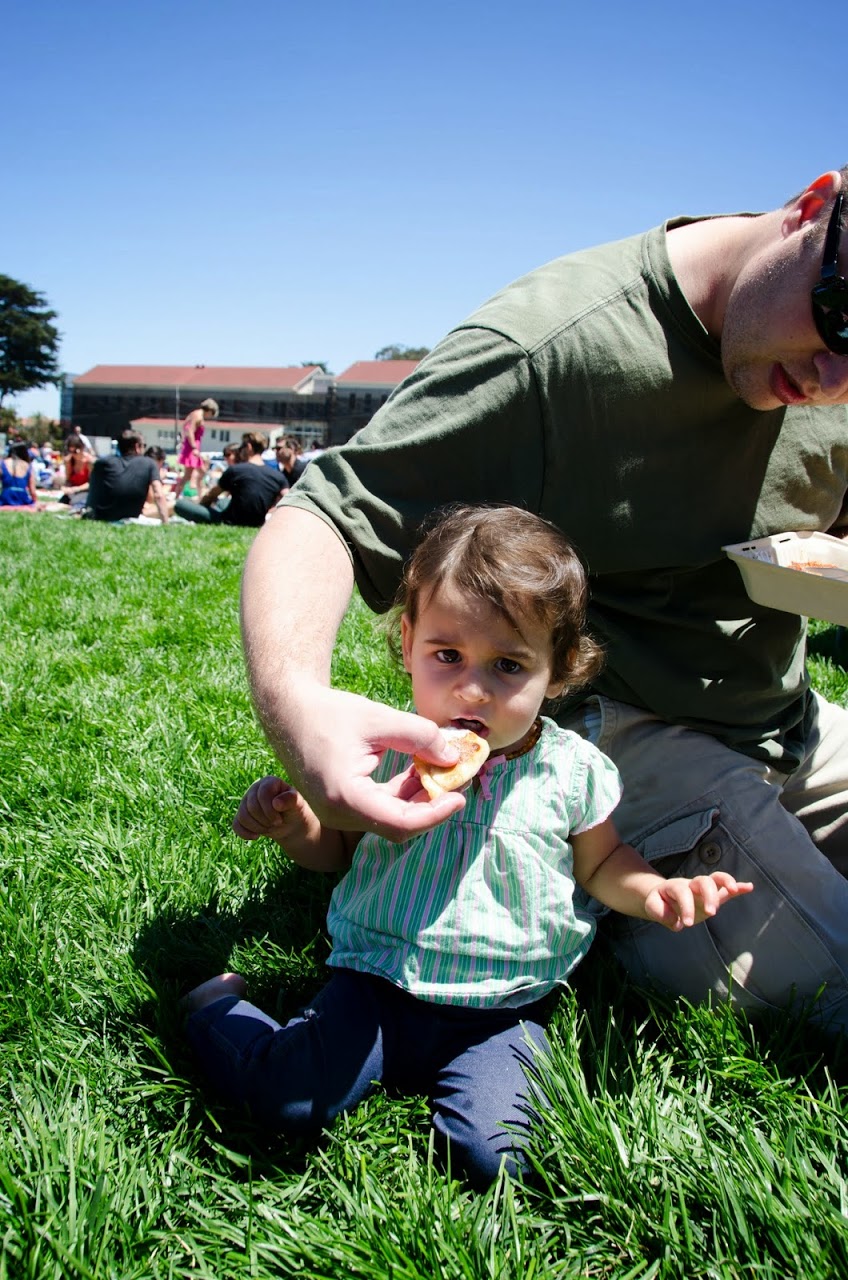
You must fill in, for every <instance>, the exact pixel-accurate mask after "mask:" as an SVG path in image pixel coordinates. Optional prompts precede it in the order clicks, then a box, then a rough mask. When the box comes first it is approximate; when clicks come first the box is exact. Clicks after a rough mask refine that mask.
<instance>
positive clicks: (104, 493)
mask: <svg viewBox="0 0 848 1280" xmlns="http://www.w3.org/2000/svg"><path fill="white" fill-rule="evenodd" d="M143 448H144V437H143V436H141V435H139V433H138V432H137V431H125V432H124V433H123V434H122V435H121V437H120V438H119V440H118V455H117V457H110V458H98V459H97V461H96V462H95V464H94V466H93V467H92V469H91V479H90V481H89V485H88V501H87V503H86V507H85V511H84V512H83V515H84V516H85V517H86V519H88V520H131V519H133V518H135V517H137V516H140V515H141V512H142V508H143V507H144V504H145V501H146V500H147V495H148V492H150V493H152V496H153V501H154V502H155V504H156V509H157V511H158V512H159V519H160V520H161V521H162V523H163V524H167V523H168V504H167V502H166V500H165V490H164V487H163V485H162V481H161V479H160V477H159V467H158V465H157V463H156V462H155V461H154V459H153V458H148V457H145V456H144V454H143V453H142V450H143Z"/></svg>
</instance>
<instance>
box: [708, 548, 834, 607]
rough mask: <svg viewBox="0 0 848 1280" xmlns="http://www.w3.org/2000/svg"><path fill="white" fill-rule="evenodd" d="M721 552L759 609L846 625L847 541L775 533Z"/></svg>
mask: <svg viewBox="0 0 848 1280" xmlns="http://www.w3.org/2000/svg"><path fill="white" fill-rule="evenodd" d="M722 550H723V551H726V552H727V554H728V556H729V557H730V559H731V560H733V561H735V563H736V565H737V567H738V569H739V572H740V573H741V574H742V581H743V582H744V583H745V590H746V591H747V592H748V595H749V596H750V597H751V599H752V600H755V601H756V603H757V604H764V605H767V606H768V607H769V608H770V609H782V610H783V611H784V612H786V613H800V614H803V615H804V616H805V617H807V618H821V619H822V620H823V621H825V622H839V623H843V624H844V625H848V542H843V541H842V539H841V538H834V537H831V535H830V534H829V533H773V534H771V536H770V537H768V538H756V539H754V541H752V542H737V543H734V544H733V545H732V546H729V547H722ZM796 565H810V568H809V569H801V568H796V567H794V566H796Z"/></svg>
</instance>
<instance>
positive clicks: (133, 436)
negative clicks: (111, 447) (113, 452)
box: [118, 431, 144, 458]
mask: <svg viewBox="0 0 848 1280" xmlns="http://www.w3.org/2000/svg"><path fill="white" fill-rule="evenodd" d="M141 444H144V436H143V435H141V433H140V432H138V431H122V432H121V434H120V435H119V436H118V452H119V453H120V455H121V457H122V458H125V457H126V456H127V454H128V453H135V451H136V449H137V448H138V446H139V445H141Z"/></svg>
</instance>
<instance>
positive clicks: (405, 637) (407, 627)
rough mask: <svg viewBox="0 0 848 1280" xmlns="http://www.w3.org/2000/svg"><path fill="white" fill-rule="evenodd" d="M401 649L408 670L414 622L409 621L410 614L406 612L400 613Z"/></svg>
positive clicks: (404, 665) (405, 667)
mask: <svg viewBox="0 0 848 1280" xmlns="http://www.w3.org/2000/svg"><path fill="white" fill-rule="evenodd" d="M400 650H401V654H402V655H403V667H404V670H405V671H407V672H408V671H409V664H410V660H411V657H412V623H411V622H410V621H409V615H408V614H405V613H402V614H401V615H400Z"/></svg>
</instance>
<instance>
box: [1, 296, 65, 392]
mask: <svg viewBox="0 0 848 1280" xmlns="http://www.w3.org/2000/svg"><path fill="white" fill-rule="evenodd" d="M55 319H56V312H55V311H51V310H50V308H49V307H48V305H47V302H46V300H45V298H44V297H43V295H42V294H40V293H36V292H35V290H34V289H30V287H29V285H26V284H22V283H21V282H20V280H13V279H12V277H11V276H4V275H0V405H2V403H3V400H4V399H5V397H6V396H10V395H17V393H18V392H19V391H31V390H33V388H35V387H43V386H46V385H47V383H48V382H53V383H58V382H59V380H60V378H61V374H60V372H59V365H58V352H59V330H58V329H57V328H56V326H55V325H54V323H53V321H54V320H55Z"/></svg>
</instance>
